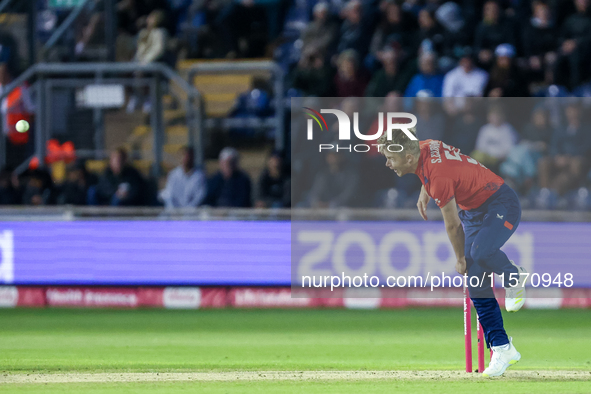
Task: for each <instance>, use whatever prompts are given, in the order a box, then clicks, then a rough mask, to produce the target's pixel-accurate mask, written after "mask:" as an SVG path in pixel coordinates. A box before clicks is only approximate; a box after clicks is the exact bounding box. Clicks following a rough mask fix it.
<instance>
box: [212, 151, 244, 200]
mask: <svg viewBox="0 0 591 394" xmlns="http://www.w3.org/2000/svg"><path fill="white" fill-rule="evenodd" d="M239 161H240V157H239V154H238V151H237V150H236V149H234V148H230V147H226V148H224V149H222V151H221V152H220V156H219V165H220V169H219V171H218V172H217V173H216V174H215V175H214V176H213V177H211V178H210V179H209V181H208V186H207V198H206V201H205V205H211V206H214V207H237V208H248V207H250V206H251V205H252V204H251V182H250V177H249V176H248V175H247V174H246V173H245V172H244V171H242V170H241V169H240V167H239Z"/></svg>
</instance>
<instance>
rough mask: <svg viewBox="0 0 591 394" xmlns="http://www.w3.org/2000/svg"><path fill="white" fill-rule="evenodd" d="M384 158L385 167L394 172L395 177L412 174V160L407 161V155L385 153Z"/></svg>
mask: <svg viewBox="0 0 591 394" xmlns="http://www.w3.org/2000/svg"><path fill="white" fill-rule="evenodd" d="M384 156H386V167H388V168H389V169H391V170H392V171H394V172H395V173H396V175H398V176H403V175H406V174H408V173H410V172H412V166H411V161H412V160H409V155H401V154H399V153H394V152H388V151H386V152H385V153H384Z"/></svg>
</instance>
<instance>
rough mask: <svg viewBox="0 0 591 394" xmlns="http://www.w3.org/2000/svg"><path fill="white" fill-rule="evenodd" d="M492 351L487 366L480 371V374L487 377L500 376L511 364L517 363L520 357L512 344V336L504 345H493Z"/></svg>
mask: <svg viewBox="0 0 591 394" xmlns="http://www.w3.org/2000/svg"><path fill="white" fill-rule="evenodd" d="M492 351H493V354H492V357H491V359H490V363H489V364H488V368H486V369H485V370H484V371H482V376H484V377H487V378H488V377H493V376H501V375H502V374H503V373H505V370H506V369H507V368H509V367H510V366H511V365H515V364H517V362H518V361H519V360H520V359H521V354H520V353H519V352H518V351H517V349H515V346H513V339H512V338H509V343H508V344H506V345H503V346H493V347H492Z"/></svg>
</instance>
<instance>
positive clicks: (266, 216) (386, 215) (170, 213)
mask: <svg viewBox="0 0 591 394" xmlns="http://www.w3.org/2000/svg"><path fill="white" fill-rule="evenodd" d="M427 215H428V217H429V221H442V220H443V217H442V215H441V211H440V210H439V209H430V210H428V211H427ZM72 220H201V221H203V220H237V221H244V220H247V221H277V220H282V221H290V220H291V221H342V222H346V221H381V222H383V221H388V222H399V221H418V222H422V221H423V219H422V218H421V216H420V214H419V212H418V210H416V209H345V208H343V209H300V208H294V209H288V208H281V209H279V208H278V209H274V208H270V209H267V208H211V207H199V208H175V209H167V208H162V207H110V206H108V207H107V206H105V207H97V206H71V205H63V206H42V207H32V206H4V207H0V222H2V221H72ZM522 221H525V222H591V212H574V211H541V210H525V211H523V213H522Z"/></svg>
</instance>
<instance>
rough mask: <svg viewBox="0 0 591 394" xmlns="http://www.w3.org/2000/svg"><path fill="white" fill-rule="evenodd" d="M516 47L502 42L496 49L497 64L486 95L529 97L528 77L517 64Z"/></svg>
mask: <svg viewBox="0 0 591 394" xmlns="http://www.w3.org/2000/svg"><path fill="white" fill-rule="evenodd" d="M514 56H515V48H514V47H513V45H510V44H501V45H499V46H498V47H497V48H496V49H495V64H494V66H493V67H492V69H491V70H490V76H489V79H488V83H487V85H486V88H485V89H484V94H485V96H488V97H528V96H529V91H528V89H527V78H526V76H525V75H524V73H523V72H521V70H520V69H519V68H518V67H517V66H516V65H515V63H514V61H513V57H514Z"/></svg>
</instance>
